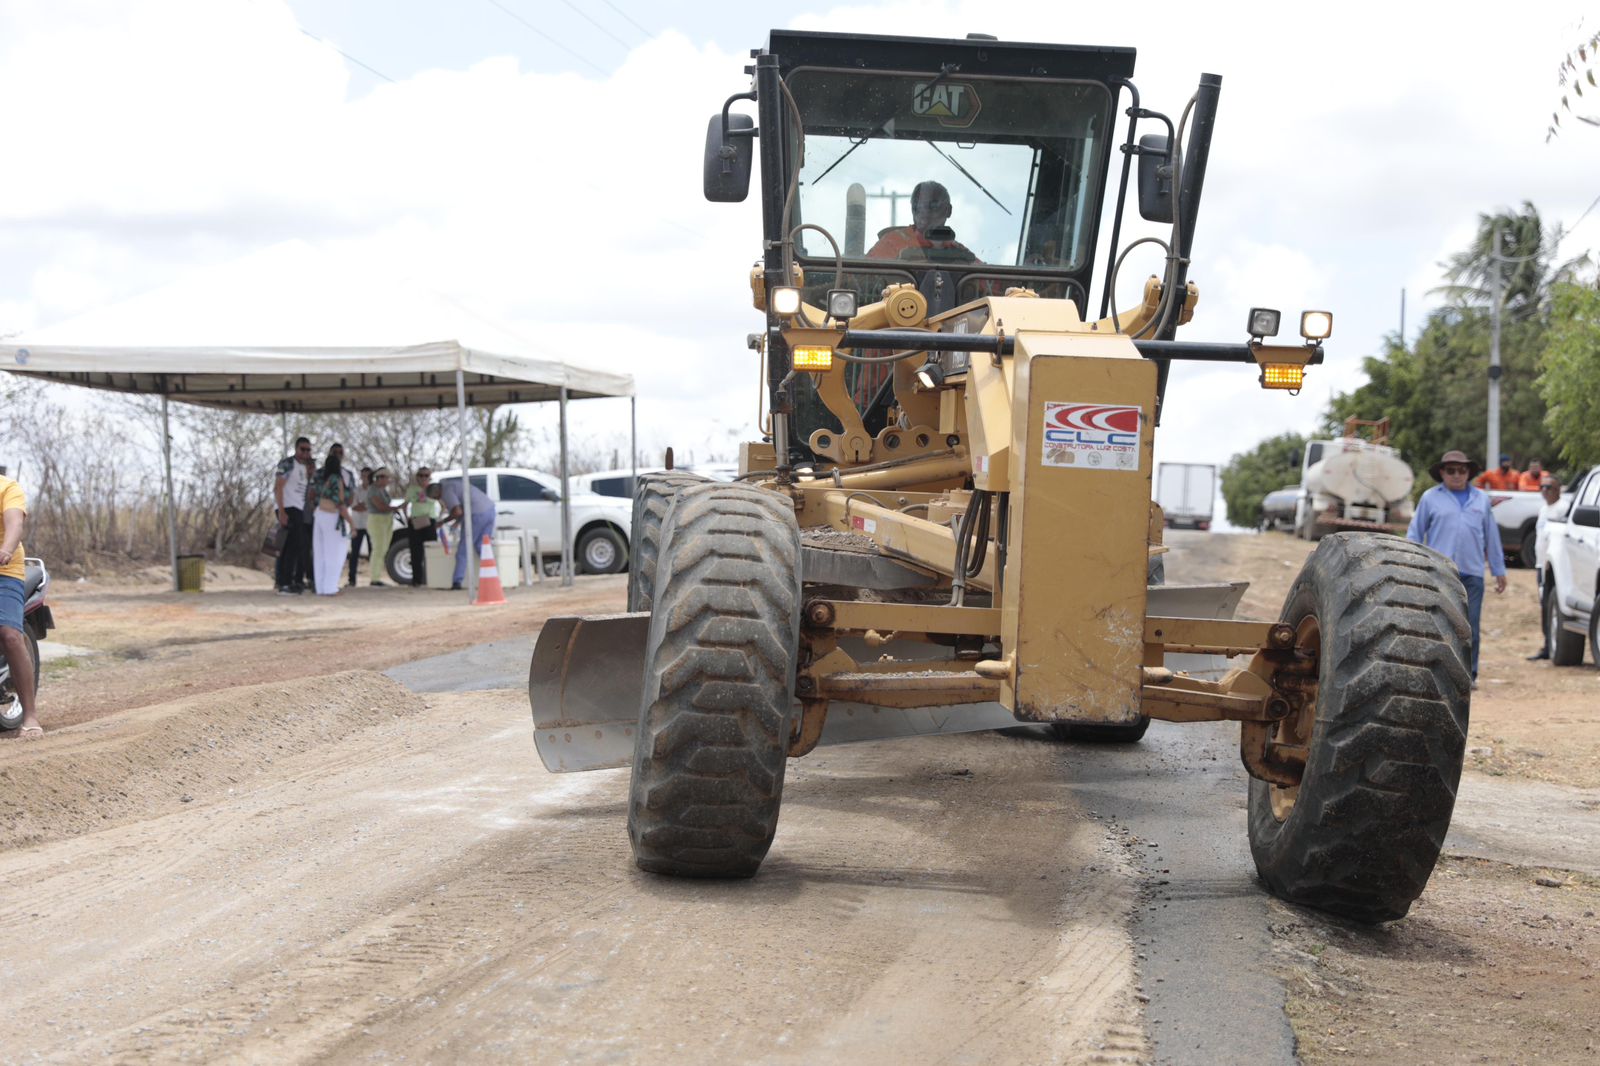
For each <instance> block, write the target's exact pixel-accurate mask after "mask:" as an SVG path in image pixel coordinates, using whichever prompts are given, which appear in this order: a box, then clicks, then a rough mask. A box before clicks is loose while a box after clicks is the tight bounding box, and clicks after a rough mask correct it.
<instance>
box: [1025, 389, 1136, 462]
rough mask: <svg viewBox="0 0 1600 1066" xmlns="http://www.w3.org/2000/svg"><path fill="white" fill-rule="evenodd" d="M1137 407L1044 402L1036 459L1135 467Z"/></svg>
mask: <svg viewBox="0 0 1600 1066" xmlns="http://www.w3.org/2000/svg"><path fill="white" fill-rule="evenodd" d="M1143 417H1144V413H1143V412H1142V411H1141V410H1140V409H1139V408H1137V407H1127V406H1123V405H1111V404H1103V403H1046V404H1045V405H1044V436H1043V439H1042V440H1041V441H1040V461H1041V462H1042V463H1043V464H1044V465H1045V466H1087V467H1090V468H1093V469H1100V470H1135V471H1136V470H1138V469H1139V428H1140V424H1141V421H1140V420H1141V419H1142V418H1143Z"/></svg>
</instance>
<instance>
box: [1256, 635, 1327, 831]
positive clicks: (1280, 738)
mask: <svg viewBox="0 0 1600 1066" xmlns="http://www.w3.org/2000/svg"><path fill="white" fill-rule="evenodd" d="M1294 646H1295V649H1296V650H1297V651H1300V652H1303V653H1305V654H1307V655H1310V656H1312V657H1313V658H1314V659H1319V660H1320V658H1321V654H1322V627H1321V626H1320V625H1319V624H1318V622H1317V619H1316V616H1315V615H1308V616H1306V617H1305V618H1303V619H1301V620H1300V624H1299V625H1298V626H1296V627H1295V634H1294ZM1299 691H1300V700H1299V708H1298V709H1297V710H1295V711H1294V712H1293V713H1291V714H1289V715H1287V716H1286V717H1284V718H1283V719H1281V720H1280V721H1279V722H1278V724H1277V725H1276V727H1274V729H1273V732H1272V737H1271V741H1270V743H1273V744H1283V745H1292V746H1296V747H1301V748H1310V746H1311V733H1312V731H1313V729H1314V728H1315V727H1316V722H1317V686H1316V685H1315V684H1311V685H1307V686H1304V687H1302V688H1301V689H1300V690H1299ZM1269 795H1270V797H1271V799H1272V816H1273V817H1274V818H1276V819H1277V820H1278V821H1280V822H1282V821H1284V820H1286V819H1287V818H1288V817H1289V813H1290V812H1291V811H1293V810H1294V805H1295V801H1296V800H1297V799H1298V798H1299V796H1300V786H1299V785H1288V786H1284V785H1272V786H1270V792H1269Z"/></svg>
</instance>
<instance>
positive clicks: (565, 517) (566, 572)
mask: <svg viewBox="0 0 1600 1066" xmlns="http://www.w3.org/2000/svg"><path fill="white" fill-rule="evenodd" d="M567 465H568V464H567V387H566V386H565V385H563V386H561V587H562V588H569V587H571V585H572V486H571V484H570V483H569V482H568V480H567Z"/></svg>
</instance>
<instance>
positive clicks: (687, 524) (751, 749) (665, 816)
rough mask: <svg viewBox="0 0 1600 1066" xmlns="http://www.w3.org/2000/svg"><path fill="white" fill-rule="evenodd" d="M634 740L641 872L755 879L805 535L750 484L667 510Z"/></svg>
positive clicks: (792, 657) (633, 807) (789, 696)
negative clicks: (637, 726) (802, 536)
mask: <svg viewBox="0 0 1600 1066" xmlns="http://www.w3.org/2000/svg"><path fill="white" fill-rule="evenodd" d="M654 577H655V578H656V581H655V586H654V593H655V596H654V605H653V606H654V610H653V613H652V615H651V618H650V635H649V639H648V642H647V644H646V648H645V674H644V695H643V699H642V701H641V707H640V720H639V732H638V734H637V735H636V737H635V740H634V757H633V782H632V785H631V786H630V789H629V794H628V837H629V840H630V841H631V842H632V844H633V857H634V861H635V862H636V863H637V864H638V865H639V867H640V868H641V869H643V870H647V871H649V872H651V873H658V874H669V875H672V876H676V877H750V876H752V875H754V874H755V872H756V870H757V869H758V868H759V867H760V866H761V860H762V859H763V858H765V857H766V854H767V849H768V848H769V847H771V846H772V838H773V835H774V834H775V833H776V831H777V828H778V807H779V803H780V800H781V798H782V794H783V775H784V769H785V765H786V763H787V762H788V755H789V736H790V732H791V726H792V722H793V707H794V683H795V680H794V679H795V665H796V659H797V655H798V649H799V642H800V599H801V591H800V588H801V578H800V529H799V525H798V523H797V522H796V521H795V514H794V509H793V507H792V506H791V504H790V503H789V501H788V500H787V499H786V498H784V497H782V496H779V495H777V494H776V493H772V492H767V491H764V490H762V489H758V488H754V487H752V486H748V485H739V484H732V485H728V484H720V483H713V484H707V485H695V486H687V487H684V488H683V489H681V491H680V492H679V494H678V495H677V497H676V498H675V499H674V500H673V501H672V504H671V507H670V508H669V509H668V511H667V514H666V519H665V521H664V522H663V524H662V526H661V541H660V554H659V556H658V557H657V559H656V561H655V572H654Z"/></svg>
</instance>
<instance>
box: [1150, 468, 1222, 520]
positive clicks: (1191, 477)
mask: <svg viewBox="0 0 1600 1066" xmlns="http://www.w3.org/2000/svg"><path fill="white" fill-rule="evenodd" d="M1216 495H1217V468H1216V467H1215V466H1213V465H1211V464H1210V463H1162V464H1161V467H1160V469H1159V470H1157V471H1156V503H1157V504H1159V505H1160V506H1161V510H1162V512H1163V513H1164V514H1165V515H1166V519H1167V528H1168V529H1210V528H1211V515H1212V511H1213V507H1214V504H1213V501H1214V500H1215V499H1216Z"/></svg>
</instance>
